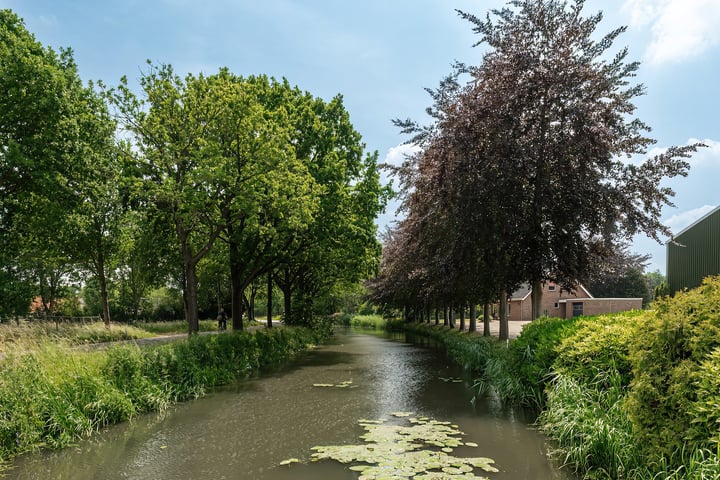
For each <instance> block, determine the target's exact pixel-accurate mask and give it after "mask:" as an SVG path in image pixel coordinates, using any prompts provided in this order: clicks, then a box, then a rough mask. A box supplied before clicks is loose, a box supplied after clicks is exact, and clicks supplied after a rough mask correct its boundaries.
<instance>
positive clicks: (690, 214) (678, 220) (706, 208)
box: [663, 205, 717, 234]
mask: <svg viewBox="0 0 720 480" xmlns="http://www.w3.org/2000/svg"><path fill="white" fill-rule="evenodd" d="M716 207H717V205H703V206H702V207H698V208H693V209H692V210H687V211H685V212H680V213H676V214H675V215H673V216H672V217H670V218H668V219H667V220H665V222H663V223H664V224H665V225H666V226H667V227H668V228H670V230H672V232H673V233H674V234H677V233H679V232H680V231H681V230H682V229H684V228H685V227H687V226H688V225H690V224H692V223H693V222H694V221H696V220H698V219H700V218H702V217H704V216H705V215H707V214H708V213H710V212H711V211H712V210H714V209H715V208H716Z"/></svg>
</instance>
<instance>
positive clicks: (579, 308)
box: [572, 302, 583, 317]
mask: <svg viewBox="0 0 720 480" xmlns="http://www.w3.org/2000/svg"><path fill="white" fill-rule="evenodd" d="M572 307H573V317H578V316H580V315H582V314H583V304H582V302H573V304H572Z"/></svg>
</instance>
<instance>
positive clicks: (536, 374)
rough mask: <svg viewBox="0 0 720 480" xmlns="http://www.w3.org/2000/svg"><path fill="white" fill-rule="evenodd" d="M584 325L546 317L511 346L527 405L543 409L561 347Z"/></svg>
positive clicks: (574, 320)
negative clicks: (547, 386)
mask: <svg viewBox="0 0 720 480" xmlns="http://www.w3.org/2000/svg"><path fill="white" fill-rule="evenodd" d="M581 325H582V320H580V319H579V318H577V317H576V318H549V317H542V318H538V319H537V320H535V321H533V322H531V323H529V324H527V325H525V327H524V328H523V330H522V333H521V334H520V336H519V337H518V338H517V339H515V340H514V341H513V342H512V343H511V344H510V357H509V362H510V367H509V368H510V369H511V370H512V371H513V372H514V373H515V374H516V375H517V377H518V382H519V384H520V388H522V390H523V392H524V393H523V394H522V397H523V402H524V403H526V404H527V405H528V406H531V407H534V408H537V409H540V408H542V407H543V405H544V404H545V395H544V392H545V387H546V385H547V384H548V382H549V381H550V379H551V378H552V376H551V372H552V366H553V364H554V363H555V359H556V358H557V355H558V353H557V347H558V346H559V345H560V343H561V342H562V341H563V340H564V339H566V338H567V337H569V336H571V335H572V334H573V333H575V332H576V331H577V330H578V328H580V326H581Z"/></svg>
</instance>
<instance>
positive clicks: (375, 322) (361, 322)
mask: <svg viewBox="0 0 720 480" xmlns="http://www.w3.org/2000/svg"><path fill="white" fill-rule="evenodd" d="M350 324H351V325H352V326H353V327H357V328H365V329H369V330H382V329H384V328H385V319H384V318H383V317H382V316H381V315H355V316H353V317H352V320H351V321H350Z"/></svg>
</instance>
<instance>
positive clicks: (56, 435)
mask: <svg viewBox="0 0 720 480" xmlns="http://www.w3.org/2000/svg"><path fill="white" fill-rule="evenodd" d="M329 333H330V329H329V328H318V329H316V330H311V329H309V328H300V327H297V328H287V327H284V328H275V329H271V330H259V331H257V332H254V333H249V332H239V333H226V334H222V335H196V336H193V337H190V338H189V339H186V340H184V341H180V342H174V343H170V344H163V345H154V346H148V347H139V346H137V345H136V344H132V343H131V344H123V345H115V346H112V347H110V348H108V349H105V350H96V351H85V350H81V349H76V348H72V347H71V346H70V345H68V344H67V343H58V342H57V341H56V340H54V339H50V338H47V339H40V340H35V341H34V342H33V344H32V347H33V348H32V349H22V350H20V349H14V350H12V351H11V352H8V353H6V354H5V355H4V356H3V358H2V360H0V470H2V464H3V462H6V461H8V460H9V459H11V458H12V457H13V456H15V455H17V454H19V453H23V452H26V451H30V450H34V449H37V448H43V447H50V448H60V447H65V446H67V445H70V444H72V443H74V442H75V441H77V439H79V438H83V437H87V436H88V435H91V434H92V433H93V432H94V431H96V430H98V429H100V428H102V427H103V426H105V425H110V424H115V423H118V422H122V421H125V420H128V419H130V418H132V417H133V416H135V415H137V414H139V413H143V412H148V411H159V410H163V409H165V408H167V406H168V405H170V404H172V403H173V402H178V401H183V400H187V399H191V398H197V397H200V396H202V395H204V394H205V392H206V391H207V390H208V389H209V388H212V387H214V386H217V385H223V384H226V383H229V382H231V381H234V380H235V379H237V378H242V377H244V376H246V375H248V374H249V373H250V372H252V371H255V370H257V369H258V368H260V367H262V366H263V365H270V364H274V363H277V362H280V361H283V360H285V359H287V358H289V357H291V356H292V355H294V354H296V353H298V352H300V351H303V350H305V349H307V348H310V347H311V346H312V345H314V344H317V343H320V342H322V341H324V340H325V339H326V338H327V336H328V335H329Z"/></svg>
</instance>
